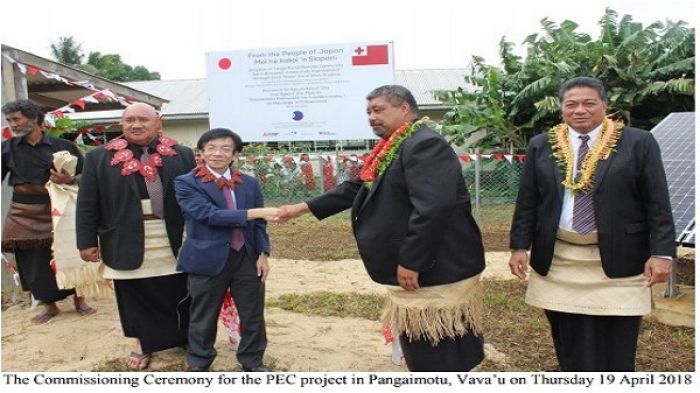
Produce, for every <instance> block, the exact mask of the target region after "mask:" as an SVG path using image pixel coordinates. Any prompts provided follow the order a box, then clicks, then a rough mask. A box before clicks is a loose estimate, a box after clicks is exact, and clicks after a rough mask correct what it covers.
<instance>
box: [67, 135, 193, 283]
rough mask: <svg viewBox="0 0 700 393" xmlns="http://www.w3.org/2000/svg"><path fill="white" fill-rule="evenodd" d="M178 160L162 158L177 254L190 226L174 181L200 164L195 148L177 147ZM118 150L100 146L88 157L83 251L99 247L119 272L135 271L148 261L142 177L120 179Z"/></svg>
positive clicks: (168, 222)
mask: <svg viewBox="0 0 700 393" xmlns="http://www.w3.org/2000/svg"><path fill="white" fill-rule="evenodd" d="M173 149H175V151H177V155H175V156H163V168H162V177H161V180H162V182H163V215H164V217H163V218H164V220H165V226H166V230H167V232H168V239H169V241H170V247H171V248H172V250H173V255H175V256H177V253H178V250H179V249H180V246H181V245H182V233H183V228H184V225H185V219H184V218H183V215H182V212H181V211H180V206H179V205H178V204H177V200H176V199H175V189H174V185H173V182H174V179H175V178H176V177H177V176H180V175H182V174H185V173H187V172H189V171H191V170H192V168H194V166H195V160H194V154H193V153H192V149H190V148H188V147H184V146H180V145H175V146H173ZM113 156H114V152H112V151H108V150H106V149H105V148H104V147H99V148H97V149H95V150H93V151H91V152H89V153H88V154H87V155H86V156H85V165H84V167H83V177H82V179H81V181H80V189H79V191H78V201H77V207H76V235H77V243H78V248H79V249H83V248H88V247H96V246H97V245H98V238H99V246H100V252H101V254H102V261H103V262H104V263H105V264H106V265H107V266H109V267H111V268H113V269H116V270H135V269H138V268H139V267H140V266H141V264H142V263H143V253H144V227H143V210H142V209H141V198H140V192H139V187H138V184H137V179H136V177H135V176H140V175H139V174H138V173H134V174H131V175H129V176H122V175H121V167H122V166H121V165H117V166H111V165H110V164H109V162H110V161H111V159H112V157H113Z"/></svg>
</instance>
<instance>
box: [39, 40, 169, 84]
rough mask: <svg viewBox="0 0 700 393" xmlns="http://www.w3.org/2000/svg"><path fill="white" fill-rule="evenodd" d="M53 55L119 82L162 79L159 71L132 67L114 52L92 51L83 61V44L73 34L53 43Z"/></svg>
mask: <svg viewBox="0 0 700 393" xmlns="http://www.w3.org/2000/svg"><path fill="white" fill-rule="evenodd" d="M51 55H52V56H53V57H54V59H56V60H58V61H60V62H61V63H64V64H69V65H72V66H75V67H77V68H80V69H81V70H83V71H85V72H89V73H91V74H94V75H97V76H101V77H103V78H106V79H110V80H113V81H117V82H133V81H145V80H159V79H160V74H159V73H158V72H151V71H149V70H148V69H147V68H146V67H144V66H141V65H138V66H135V67H132V66H130V65H128V64H125V63H124V62H123V61H122V59H121V56H120V55H118V54H114V53H108V54H102V53H101V52H90V53H89V54H88V58H87V61H86V62H85V63H83V62H82V61H83V57H84V56H83V51H82V49H81V46H80V45H79V44H76V43H75V39H74V38H73V37H72V36H69V37H59V39H58V42H57V43H55V44H51Z"/></svg>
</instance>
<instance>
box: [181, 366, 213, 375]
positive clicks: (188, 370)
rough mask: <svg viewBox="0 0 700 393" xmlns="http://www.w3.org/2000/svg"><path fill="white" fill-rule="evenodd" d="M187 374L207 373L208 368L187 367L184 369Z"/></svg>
mask: <svg viewBox="0 0 700 393" xmlns="http://www.w3.org/2000/svg"><path fill="white" fill-rule="evenodd" d="M185 371H187V372H188V373H199V372H204V373H206V372H209V367H197V366H187V368H186V369H185Z"/></svg>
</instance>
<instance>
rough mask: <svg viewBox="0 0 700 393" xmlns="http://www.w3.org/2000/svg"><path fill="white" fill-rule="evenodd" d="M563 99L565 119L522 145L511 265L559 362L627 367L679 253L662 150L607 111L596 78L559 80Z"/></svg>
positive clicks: (571, 366) (573, 367)
mask: <svg viewBox="0 0 700 393" xmlns="http://www.w3.org/2000/svg"><path fill="white" fill-rule="evenodd" d="M559 101H560V103H561V114H562V118H563V119H564V123H562V124H560V125H558V126H555V127H553V128H552V129H551V130H550V131H549V132H547V133H544V134H540V135H537V136H536V137H534V138H532V140H531V141H530V143H529V145H528V151H527V158H526V160H525V168H524V171H523V175H522V179H521V184H520V191H519V193H518V198H517V202H516V208H515V213H514V215H513V223H512V227H511V237H510V247H511V249H512V250H513V251H512V255H511V258H510V262H509V264H510V269H511V272H512V273H513V274H514V275H516V276H518V277H519V278H520V279H525V278H526V277H528V276H529V280H528V290H527V294H526V297H525V300H526V302H527V303H529V304H531V305H534V306H537V307H540V308H543V309H544V310H545V314H546V316H547V318H548V320H549V322H550V326H551V330H552V338H553V340H554V346H555V349H556V353H557V359H558V361H559V366H560V369H561V370H562V371H633V370H634V367H635V354H636V346H637V337H638V335H639V329H640V323H641V315H643V314H645V313H648V312H650V310H651V290H650V288H649V287H650V286H651V285H652V284H654V283H657V282H663V281H665V280H666V279H667V278H668V276H669V274H670V271H671V263H672V260H671V258H672V257H673V256H675V244H674V237H675V236H674V226H673V217H672V215H671V206H670V202H669V197H668V187H667V185H666V176H665V174H664V168H663V163H662V161H661V154H660V151H659V147H658V145H657V143H656V141H655V140H654V137H653V136H652V135H651V133H649V132H647V131H644V130H639V129H636V128H631V127H622V124H621V123H616V122H614V121H612V120H611V119H607V118H606V117H605V113H606V110H607V98H606V92H605V87H604V86H603V83H602V82H601V81H600V80H598V79H595V78H588V77H578V78H573V79H570V80H568V81H566V82H564V84H562V86H561V88H560V90H559ZM527 250H530V253H531V255H530V258H529V265H530V266H531V267H532V270H533V271H534V272H531V274H529V275H528V254H527Z"/></svg>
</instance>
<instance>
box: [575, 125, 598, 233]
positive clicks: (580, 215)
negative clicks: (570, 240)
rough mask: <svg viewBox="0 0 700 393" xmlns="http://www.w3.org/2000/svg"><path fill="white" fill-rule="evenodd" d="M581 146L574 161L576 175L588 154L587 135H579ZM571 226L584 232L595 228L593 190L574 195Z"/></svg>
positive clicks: (588, 137)
mask: <svg viewBox="0 0 700 393" xmlns="http://www.w3.org/2000/svg"><path fill="white" fill-rule="evenodd" d="M579 139H581V146H579V148H578V161H577V162H576V172H577V174H576V176H580V174H579V173H578V172H579V171H580V170H581V163H583V160H584V159H585V158H586V154H588V140H589V139H591V137H590V136H588V135H581V136H579ZM573 228H574V230H575V231H576V232H578V233H582V234H586V233H589V232H593V231H595V230H596V224H595V210H594V208H593V190H588V191H585V192H582V193H581V194H577V195H575V196H574V217H573Z"/></svg>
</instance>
